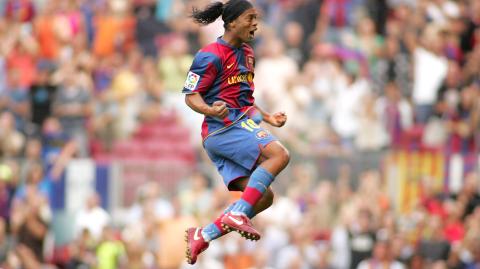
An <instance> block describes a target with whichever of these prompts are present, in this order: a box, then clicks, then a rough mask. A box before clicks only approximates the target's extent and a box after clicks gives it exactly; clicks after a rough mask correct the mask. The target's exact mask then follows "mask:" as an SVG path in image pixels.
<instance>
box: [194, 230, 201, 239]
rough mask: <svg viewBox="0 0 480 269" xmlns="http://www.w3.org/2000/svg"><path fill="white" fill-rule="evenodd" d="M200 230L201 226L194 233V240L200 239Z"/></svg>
mask: <svg viewBox="0 0 480 269" xmlns="http://www.w3.org/2000/svg"><path fill="white" fill-rule="evenodd" d="M198 231H200V228H197V229H196V230H195V234H193V240H195V241H197V240H200V236H198Z"/></svg>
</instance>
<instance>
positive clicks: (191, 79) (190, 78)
mask: <svg viewBox="0 0 480 269" xmlns="http://www.w3.org/2000/svg"><path fill="white" fill-rule="evenodd" d="M199 81H200V76H199V75H197V74H195V73H193V72H188V75H187V80H186V81H185V85H184V87H185V88H186V89H189V90H191V91H193V90H195V88H196V87H197V84H198V82H199Z"/></svg>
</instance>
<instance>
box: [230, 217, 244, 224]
mask: <svg viewBox="0 0 480 269" xmlns="http://www.w3.org/2000/svg"><path fill="white" fill-rule="evenodd" d="M228 218H229V219H231V220H232V221H233V222H235V224H237V225H242V224H243V221H242V220H238V219H236V218H234V217H232V216H228Z"/></svg>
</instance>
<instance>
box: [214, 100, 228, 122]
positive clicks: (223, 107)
mask: <svg viewBox="0 0 480 269" xmlns="http://www.w3.org/2000/svg"><path fill="white" fill-rule="evenodd" d="M227 115H228V108H227V104H226V103H225V102H223V101H215V102H214V103H213V104H212V106H211V113H210V115H209V116H212V117H217V118H220V119H224V118H225V117H226V116H227Z"/></svg>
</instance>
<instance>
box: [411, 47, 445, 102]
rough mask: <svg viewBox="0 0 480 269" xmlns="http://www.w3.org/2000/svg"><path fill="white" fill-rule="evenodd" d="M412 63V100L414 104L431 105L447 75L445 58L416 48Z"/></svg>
mask: <svg viewBox="0 0 480 269" xmlns="http://www.w3.org/2000/svg"><path fill="white" fill-rule="evenodd" d="M414 65H415V66H414V68H415V79H414V81H413V102H414V103H415V104H416V105H433V104H434V103H435V101H436V99H437V92H438V90H439V89H440V86H441V85H442V82H443V80H444V79H445V77H446V76H447V69H448V62H447V59H446V58H445V57H442V56H438V55H436V54H434V53H432V52H430V51H428V50H426V49H424V48H417V49H416V50H415V52H414Z"/></svg>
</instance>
